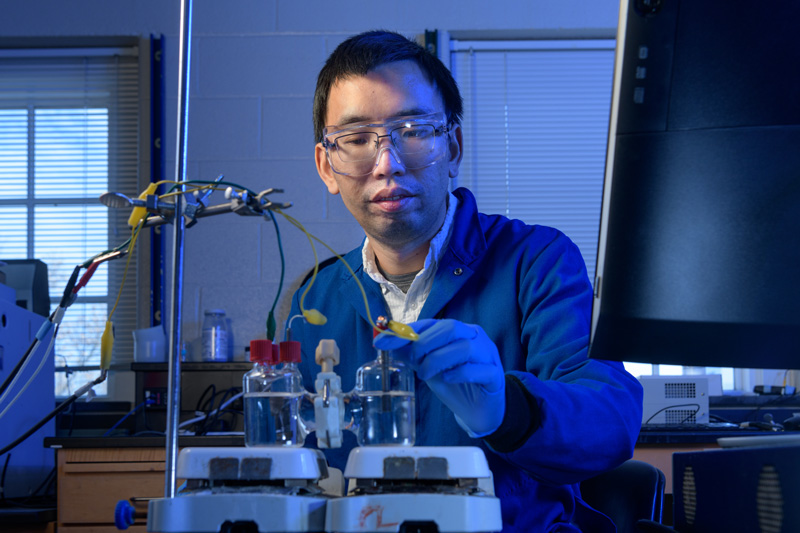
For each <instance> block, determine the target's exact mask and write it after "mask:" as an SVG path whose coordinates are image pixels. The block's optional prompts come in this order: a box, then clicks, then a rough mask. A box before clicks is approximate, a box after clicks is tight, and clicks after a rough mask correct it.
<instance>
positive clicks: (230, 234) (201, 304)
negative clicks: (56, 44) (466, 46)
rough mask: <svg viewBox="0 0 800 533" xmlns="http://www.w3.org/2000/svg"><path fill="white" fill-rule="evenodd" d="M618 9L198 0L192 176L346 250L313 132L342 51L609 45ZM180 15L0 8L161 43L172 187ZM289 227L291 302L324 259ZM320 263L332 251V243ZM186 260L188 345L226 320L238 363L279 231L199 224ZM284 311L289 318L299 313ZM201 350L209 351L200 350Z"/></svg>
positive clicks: (29, 0) (129, 8)
mask: <svg viewBox="0 0 800 533" xmlns="http://www.w3.org/2000/svg"><path fill="white" fill-rule="evenodd" d="M617 12H618V3H617V1H616V0H601V1H590V0H500V1H496V2H486V1H476V0H407V1H405V2H383V1H380V0H377V1H373V2H351V1H349V0H342V1H340V2H330V1H321V0H225V1H222V0H196V1H194V2H193V16H192V22H193V26H192V32H193V39H192V45H193V46H192V61H191V68H190V72H191V76H190V114H189V130H188V146H189V148H188V151H187V175H188V177H189V178H192V179H213V178H215V177H216V176H217V175H218V174H224V175H225V177H226V179H228V180H230V181H233V182H236V183H240V184H242V185H245V186H247V187H249V188H251V189H254V190H263V189H266V188H268V187H275V188H282V189H284V190H285V192H284V193H283V194H280V195H275V199H276V200H281V201H288V202H292V203H293V207H292V208H291V209H289V210H288V212H289V213H290V214H291V215H292V216H294V217H295V218H297V219H298V220H300V221H301V222H302V223H303V224H304V225H305V226H306V228H307V229H308V230H309V231H311V232H312V233H313V234H315V235H316V236H318V237H319V238H320V239H322V240H324V241H325V242H327V243H328V244H329V245H330V246H332V247H333V248H334V249H335V250H338V251H341V252H345V251H348V250H350V249H351V248H353V247H355V246H356V245H358V243H359V242H360V240H361V239H362V237H363V233H362V232H361V230H360V228H359V227H358V226H357V225H356V224H355V222H353V221H352V219H351V217H350V216H349V214H348V213H347V211H346V209H345V208H344V206H343V205H342V203H341V200H340V199H339V198H338V197H331V196H330V195H328V193H327V191H326V190H325V188H324V187H323V185H322V182H321V181H320V180H319V178H318V176H317V174H316V170H315V167H314V160H313V146H314V142H313V133H312V127H311V106H312V95H313V90H314V83H315V80H316V75H317V72H318V71H319V69H320V67H321V66H322V64H323V63H324V61H325V58H326V57H327V55H328V54H329V53H330V51H331V50H332V49H333V48H334V47H335V46H336V45H337V44H338V43H339V42H341V41H342V40H344V39H345V38H346V37H347V36H349V35H351V34H353V33H357V32H359V31H363V30H367V29H376V28H383V29H391V30H395V31H399V32H401V33H403V34H406V35H409V36H413V35H419V34H421V33H423V32H424V31H425V30H426V29H429V30H430V29H439V30H443V31H446V32H450V33H452V34H459V33H461V34H462V35H463V34H469V35H491V36H500V37H502V36H506V37H519V36H533V35H545V36H548V37H576V36H578V37H580V36H582V35H587V34H590V35H592V34H596V33H597V32H601V33H604V34H606V35H608V34H609V33H610V32H613V29H614V28H615V26H616V23H617ZM179 17H180V2H179V1H178V0H114V1H108V0H72V1H70V2H64V1H62V0H25V1H21V0H0V36H2V37H15V36H19V37H32V36H105V35H150V34H161V35H164V37H165V56H166V99H167V106H166V114H167V131H166V154H167V158H168V161H167V167H166V170H167V172H166V176H167V177H168V178H169V177H172V176H174V170H173V169H174V160H175V155H174V154H175V130H176V124H177V109H176V108H177V96H178V95H177V81H178V58H177V54H178V48H179ZM124 192H126V193H133V192H135V191H124ZM216 194H217V198H218V199H221V195H220V193H216ZM212 199H213V197H212ZM279 224H280V228H281V235H282V239H283V246H284V252H285V257H286V262H287V272H286V278H285V284H284V293H283V297H282V300H283V301H284V302H286V301H288V299H289V296H290V292H291V291H292V288H293V286H296V283H297V282H298V281H299V279H301V278H302V276H303V274H304V273H305V272H306V271H308V269H310V268H311V267H312V266H313V255H312V253H311V249H310V246H309V244H308V240H307V239H306V237H305V236H304V235H303V234H302V233H300V232H299V231H298V230H296V229H295V228H294V227H292V226H290V225H289V224H288V223H287V222H286V221H284V220H279ZM168 233H169V231H168ZM318 253H319V254H320V257H321V258H322V257H327V256H329V255H330V254H329V253H328V252H327V251H326V250H324V249H322V248H321V247H318ZM185 260H186V270H185V290H184V302H185V303H184V335H185V338H186V339H188V340H195V339H197V338H198V337H199V335H200V324H201V322H202V318H203V310H204V309H207V308H223V309H225V310H226V311H227V314H228V316H229V317H230V319H231V323H232V326H233V334H234V339H235V347H234V351H235V353H236V354H241V353H242V352H243V350H244V346H246V345H247V344H248V343H249V341H250V339H253V338H264V336H265V329H264V323H265V320H266V316H267V311H268V310H269V308H270V306H271V305H272V301H273V299H274V298H275V295H276V292H277V289H278V281H279V274H280V260H279V255H278V249H277V243H276V236H275V231H274V229H273V227H272V224H271V223H267V222H265V221H262V220H260V219H256V218H243V217H238V216H235V215H225V216H219V217H214V218H212V219H205V220H202V221H201V222H200V223H199V224H198V225H197V226H195V227H193V228H191V229H190V230H189V231H188V232H187V234H186V254H185ZM280 308H281V309H282V313H281V314H280V319H281V320H282V319H285V314H286V313H287V312H288V307H287V306H286V305H281V306H280ZM281 328H282V324H280V323H279V331H280V329H281ZM279 337H281V338H282V334H280V333H279ZM195 348H196V350H195V352H198V350H199V343H197V342H196V343H195Z"/></svg>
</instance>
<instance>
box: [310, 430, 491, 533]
mask: <svg viewBox="0 0 800 533" xmlns="http://www.w3.org/2000/svg"><path fill="white" fill-rule="evenodd" d="M345 478H347V479H349V485H350V486H349V490H348V494H347V496H346V497H344V498H337V499H334V500H331V501H329V502H328V509H327V512H326V517H325V530H326V531H330V532H337V533H350V532H359V533H373V532H375V533H377V532H395V531H401V528H403V527H404V524H405V528H406V529H402V530H403V531H406V530H412V531H438V532H440V533H483V532H493V531H500V530H501V529H502V527H503V524H502V518H501V515H500V500H499V499H498V498H496V497H495V496H494V485H493V481H492V473H491V471H490V470H489V466H488V464H487V463H486V457H485V456H484V454H483V451H482V450H481V449H480V448H475V447H429V446H419V447H389V446H386V447H360V448H355V449H353V450H352V451H351V452H350V456H349V458H348V460H347V467H346V468H345ZM411 524H413V528H414V529H408V528H409V526H410V525H411Z"/></svg>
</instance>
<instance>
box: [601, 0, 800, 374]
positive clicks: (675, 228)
mask: <svg viewBox="0 0 800 533" xmlns="http://www.w3.org/2000/svg"><path fill="white" fill-rule="evenodd" d="M798 21H800V2H784V1H781V2H767V3H764V2H752V1H749V0H740V1H736V0H630V1H627V0H623V2H622V4H621V7H620V19H619V28H618V39H617V58H616V65H615V74H614V91H613V96H612V110H611V121H610V128H609V142H608V156H607V162H606V177H605V186H604V195H603V209H602V216H601V229H600V241H599V247H598V261H597V276H596V280H595V303H594V308H593V317H592V339H591V346H590V356H591V357H594V358H601V359H612V360H622V361H635V362H645V363H666V364H676V365H689V366H714V367H741V368H784V369H790V368H792V369H798V368H800V30H799V29H798V28H800V26H799V25H798V24H800V23H799V22H798Z"/></svg>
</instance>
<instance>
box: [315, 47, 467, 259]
mask: <svg viewBox="0 0 800 533" xmlns="http://www.w3.org/2000/svg"><path fill="white" fill-rule="evenodd" d="M444 110H445V109H444V102H443V101H442V97H441V95H440V94H439V91H438V90H437V89H436V88H435V87H434V86H433V85H432V84H431V83H430V82H429V81H428V80H427V79H426V78H425V75H424V74H423V73H422V71H421V70H420V68H419V67H418V66H417V64H416V63H415V62H413V61H397V62H394V63H387V64H385V65H381V66H380V67H378V68H376V69H374V70H372V71H370V72H369V73H368V74H367V75H366V76H358V77H350V78H345V79H341V80H339V81H337V82H336V83H335V84H334V85H333V87H331V91H330V95H329V96H328V109H327V115H326V121H325V124H326V125H328V126H332V125H336V126H340V127H347V126H348V125H351V124H355V123H364V122H368V123H384V122H388V121H391V120H392V119H394V118H397V117H407V116H414V115H427V114H431V113H441V112H444ZM385 133H388V132H383V131H381V132H379V134H380V135H383V134H385ZM436 142H437V143H440V144H441V152H442V157H441V158H439V159H438V160H437V161H436V162H434V163H433V164H431V165H429V166H426V167H424V168H419V169H410V168H407V167H406V165H405V163H404V161H403V158H402V157H401V156H400V155H399V154H398V153H397V151H396V150H393V149H384V148H386V147H388V146H390V145H391V140H390V139H389V138H388V137H383V138H381V139H380V146H379V148H380V149H381V151H380V155H379V156H378V159H377V162H376V166H375V168H374V169H373V170H372V172H371V173H369V174H367V175H365V176H358V177H353V176H345V175H342V174H337V173H336V172H334V171H333V169H332V168H331V166H330V163H329V161H328V158H327V156H326V153H325V147H324V146H323V145H322V144H321V143H319V144H317V146H316V152H315V156H316V163H317V171H318V172H319V175H320V177H321V178H322V181H324V182H325V185H326V186H327V187H328V191H329V192H330V193H331V194H341V195H342V200H343V201H344V204H345V206H346V207H347V209H348V210H349V211H350V213H352V214H353V216H354V217H355V219H356V220H357V221H358V223H359V224H360V225H361V227H362V228H364V231H365V232H366V233H367V235H368V236H369V237H370V239H371V240H375V241H378V242H380V243H381V244H383V245H384V246H388V247H390V248H392V249H395V250H398V251H403V250H413V249H415V248H418V247H419V246H421V245H423V244H427V242H428V241H429V240H430V239H431V238H432V237H433V235H435V234H436V232H437V231H438V230H439V228H440V227H441V225H442V223H443V222H444V217H445V214H446V212H447V189H448V179H449V178H451V177H455V176H457V175H458V166H459V163H460V162H461V142H462V141H461V130H460V128H459V127H458V126H454V127H452V128H451V131H450V133H449V134H445V135H443V137H442V138H439V139H437V141H436ZM332 155H333V156H334V157H335V154H332Z"/></svg>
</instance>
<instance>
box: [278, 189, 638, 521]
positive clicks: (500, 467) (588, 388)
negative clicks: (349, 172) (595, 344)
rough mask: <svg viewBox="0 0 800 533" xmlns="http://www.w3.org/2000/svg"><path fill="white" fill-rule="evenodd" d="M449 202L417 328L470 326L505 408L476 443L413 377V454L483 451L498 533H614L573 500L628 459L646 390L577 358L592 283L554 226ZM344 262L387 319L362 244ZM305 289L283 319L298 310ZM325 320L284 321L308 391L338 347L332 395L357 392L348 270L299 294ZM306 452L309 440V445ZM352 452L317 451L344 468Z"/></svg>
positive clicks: (467, 196) (361, 317) (360, 308)
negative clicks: (330, 346) (425, 449)
mask: <svg viewBox="0 0 800 533" xmlns="http://www.w3.org/2000/svg"><path fill="white" fill-rule="evenodd" d="M454 194H455V196H456V197H457V198H458V200H459V204H458V209H457V211H456V214H455V220H454V222H453V230H452V235H451V238H450V242H449V244H448V247H447V249H446V250H445V251H444V253H443V255H442V258H441V260H440V263H439V267H438V269H437V272H436V275H435V278H434V282H433V287H432V290H431V293H430V295H429V297H428V299H427V301H426V302H425V305H424V307H423V308H422V311H421V313H420V319H422V318H452V319H456V320H460V321H462V322H466V323H470V324H479V325H480V326H481V327H482V328H483V329H484V330H485V331H486V333H487V334H488V336H489V338H491V339H492V340H493V341H494V343H495V344H496V345H497V349H498V351H499V353H500V358H501V360H502V363H503V368H504V369H505V371H506V385H507V386H506V389H507V391H506V398H507V408H506V414H505V418H504V421H503V423H502V425H501V427H500V429H498V431H497V432H495V433H494V434H492V435H490V436H488V437H486V438H484V439H474V438H471V437H469V436H468V435H467V433H466V432H465V431H464V430H463V429H462V428H461V427H460V426H459V425H458V424H457V422H456V420H455V417H454V416H453V414H452V412H451V411H449V409H448V408H447V407H445V406H444V405H443V404H442V403H441V402H440V401H439V399H438V398H437V397H436V396H435V395H434V394H433V393H432V392H431V391H430V389H429V388H428V387H427V386H426V385H425V383H424V382H423V381H420V380H419V379H417V381H416V387H417V389H416V390H417V399H416V409H417V413H416V416H417V418H416V420H417V433H416V444H417V445H420V446H445V445H446V446H459V445H467V446H479V447H481V448H482V449H483V450H484V451H485V453H486V455H487V459H488V461H489V466H490V468H491V469H492V472H493V473H494V483H495V493H496V495H497V496H498V497H499V498H500V499H501V505H502V514H503V531H504V532H512V531H513V532H526V533H530V532H535V531H578V529H576V528H575V526H574V524H578V525H579V526H580V528H581V529H582V530H584V531H613V526H612V527H611V529H609V522H608V520H607V519H606V518H605V517H603V516H602V515H600V514H599V513H597V512H596V511H594V510H591V509H589V508H588V507H587V506H586V504H584V503H583V501H582V500H581V499H580V496H579V488H578V483H579V482H580V481H581V480H583V479H586V478H589V477H591V476H593V475H595V474H598V473H600V472H603V471H605V470H609V469H611V468H613V467H615V466H617V465H619V464H620V463H622V462H623V461H625V460H626V459H628V458H630V457H631V456H632V454H633V447H634V444H635V441H636V436H637V434H638V431H639V427H640V422H641V415H642V390H641V386H640V385H639V382H638V381H637V380H636V379H635V378H633V377H632V376H631V375H630V374H628V373H627V372H626V371H625V370H624V368H623V366H622V364H621V363H618V362H611V361H601V360H594V359H588V358H587V348H588V341H589V328H590V315H591V303H592V287H591V284H590V282H589V279H588V277H587V274H586V267H585V265H584V262H583V258H582V257H581V255H580V252H579V251H578V248H577V247H576V246H575V245H574V244H573V243H572V241H570V240H569V239H568V238H567V237H566V236H564V235H563V234H562V233H560V232H559V231H558V230H555V229H553V228H548V227H544V226H530V225H526V224H524V223H523V222H521V221H519V220H509V219H508V218H506V217H503V216H499V215H485V214H482V213H479V212H478V210H477V205H476V203H475V198H474V197H473V195H472V194H471V193H470V192H469V191H468V190H467V189H463V188H461V189H457V190H456V191H455V192H454ZM344 259H345V260H346V261H347V262H348V264H349V265H350V267H351V268H352V270H353V271H354V272H355V275H356V276H358V279H359V280H360V281H361V283H362V285H363V286H364V288H365V289H366V293H367V297H368V299H369V306H370V311H371V313H372V318H373V320H374V319H375V317H377V316H379V315H384V314H386V311H385V304H384V301H383V296H382V295H381V291H380V288H379V286H378V284H376V283H375V282H373V281H372V280H371V279H370V278H369V277H368V276H367V275H366V274H365V272H364V270H363V268H362V261H361V248H360V247H359V248H357V249H355V250H353V251H351V252H350V253H348V254H347V255H346V256H344ZM304 290H305V286H304V287H302V288H301V289H300V290H298V291H297V293H296V294H295V296H294V299H293V303H292V312H291V315H290V316H294V315H296V314H298V313H299V300H300V295H301V294H302V293H303V291H304ZM304 308H306V309H312V308H316V309H319V310H320V311H321V312H322V313H323V314H324V315H326V317H327V319H328V321H327V323H326V324H325V325H324V326H313V325H310V324H307V323H304V322H303V321H302V320H294V321H293V322H292V335H293V339H294V340H299V341H301V343H302V352H303V361H302V363H301V365H300V367H301V371H302V373H303V376H304V380H305V385H306V388H308V389H309V390H314V383H313V380H314V376H315V375H316V374H317V372H319V370H320V367H319V366H318V365H316V363H315V362H314V351H315V348H316V346H317V344H318V342H319V340H320V339H335V340H336V342H337V344H338V346H339V349H340V352H341V362H340V364H339V365H338V366H337V367H336V368H335V371H336V372H337V373H338V374H339V375H340V376H341V377H342V389H343V390H344V391H345V392H349V391H351V390H352V389H353V387H354V381H355V373H356V370H357V369H358V367H359V366H361V365H362V364H364V363H366V362H368V361H371V360H373V359H375V357H376V352H375V350H374V348H373V347H372V338H373V334H372V328H371V326H370V325H369V323H368V322H367V320H366V319H365V314H366V311H365V306H364V302H363V299H362V296H361V293H360V291H359V290H358V287H357V285H356V283H355V282H354V280H353V279H352V276H351V274H350V273H349V272H348V271H347V269H346V268H345V267H344V266H343V265H342V264H341V263H339V262H336V263H334V264H333V265H330V266H328V267H326V268H323V269H322V270H321V271H320V272H319V274H318V275H317V278H316V281H315V283H314V285H313V286H312V288H311V290H310V291H309V292H308V294H307V295H306V297H305V301H304ZM309 440H310V441H311V442H312V443H313V441H314V439H313V438H309ZM355 444H356V441H355V437H354V436H353V435H352V434H351V433H350V432H346V439H345V446H344V447H343V448H341V449H338V450H326V455H327V457H328V460H329V463H330V464H331V466H334V467H337V468H340V469H344V466H345V463H346V460H347V454H348V453H349V451H350V449H351V448H352V447H353V446H354V445H355Z"/></svg>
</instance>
